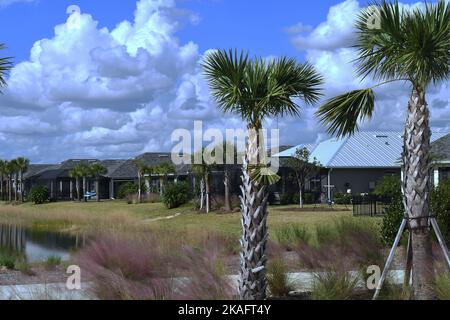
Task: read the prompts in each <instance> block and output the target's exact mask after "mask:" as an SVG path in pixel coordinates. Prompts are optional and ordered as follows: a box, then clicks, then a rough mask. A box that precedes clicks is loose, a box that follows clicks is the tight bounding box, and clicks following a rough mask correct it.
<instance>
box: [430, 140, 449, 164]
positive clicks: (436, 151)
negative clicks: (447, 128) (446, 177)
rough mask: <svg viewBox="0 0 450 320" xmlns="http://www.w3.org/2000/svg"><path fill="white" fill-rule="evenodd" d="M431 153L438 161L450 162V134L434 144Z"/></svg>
mask: <svg viewBox="0 0 450 320" xmlns="http://www.w3.org/2000/svg"><path fill="white" fill-rule="evenodd" d="M431 152H432V154H433V156H434V157H436V161H438V162H450V134H448V135H446V136H444V137H442V138H440V139H438V140H436V141H435V142H433V143H432V144H431Z"/></svg>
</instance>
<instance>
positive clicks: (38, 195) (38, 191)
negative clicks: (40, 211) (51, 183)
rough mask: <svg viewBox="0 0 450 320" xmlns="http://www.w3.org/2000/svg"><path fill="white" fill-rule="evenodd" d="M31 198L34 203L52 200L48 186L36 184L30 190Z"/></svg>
mask: <svg viewBox="0 0 450 320" xmlns="http://www.w3.org/2000/svg"><path fill="white" fill-rule="evenodd" d="M30 200H31V201H33V202H34V204H43V203H45V202H47V201H49V200H50V192H49V190H48V188H47V187H46V186H42V185H39V186H35V187H33V188H32V189H31V191H30Z"/></svg>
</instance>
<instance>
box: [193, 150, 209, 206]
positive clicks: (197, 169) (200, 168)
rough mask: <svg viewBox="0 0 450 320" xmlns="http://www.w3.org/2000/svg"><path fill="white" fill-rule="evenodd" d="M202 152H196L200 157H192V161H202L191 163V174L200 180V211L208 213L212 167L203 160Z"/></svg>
mask: <svg viewBox="0 0 450 320" xmlns="http://www.w3.org/2000/svg"><path fill="white" fill-rule="evenodd" d="M204 151H205V149H202V150H200V151H198V153H200V155H194V156H193V158H194V159H197V158H200V159H202V162H201V163H195V161H193V162H192V163H193V164H192V172H193V173H194V174H195V175H196V176H197V177H199V178H200V210H203V208H204V209H205V212H206V213H209V211H210V209H211V201H210V185H209V178H210V175H211V169H212V167H213V165H211V164H208V163H207V162H206V161H205V159H204V158H203V154H204Z"/></svg>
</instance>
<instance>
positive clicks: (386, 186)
mask: <svg viewBox="0 0 450 320" xmlns="http://www.w3.org/2000/svg"><path fill="white" fill-rule="evenodd" d="M401 183H402V182H401V180H400V177H399V176H384V177H383V178H382V179H381V180H380V181H379V182H378V183H377V185H376V186H375V190H374V192H373V193H374V194H375V195H377V196H381V197H387V198H394V197H401V195H402V191H401V190H402V189H401V188H402V184H401Z"/></svg>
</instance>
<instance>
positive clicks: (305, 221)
mask: <svg viewBox="0 0 450 320" xmlns="http://www.w3.org/2000/svg"><path fill="white" fill-rule="evenodd" d="M306 208H307V210H313V207H312V206H306ZM296 209H297V206H296V205H291V206H271V207H269V220H268V221H269V228H270V229H272V230H274V229H277V228H280V227H282V226H285V225H290V224H301V225H303V226H305V227H306V228H312V227H314V226H316V225H318V224H324V223H331V222H333V219H334V218H339V217H348V216H351V215H352V213H351V211H350V210H349V209H348V208H345V207H343V206H336V207H334V211H331V212H330V211H326V210H327V209H328V207H327V206H322V207H321V206H318V207H317V208H315V209H314V211H306V212H299V211H295V210H296ZM176 214H180V215H179V216H177V217H175V218H172V219H168V220H165V219H162V220H157V221H153V219H157V218H162V217H169V216H173V215H176ZM355 219H359V218H355ZM14 222H20V223H22V224H26V225H28V226H31V227H34V228H36V229H40V230H53V231H73V232H78V231H86V230H88V231H89V230H91V231H97V230H98V229H116V228H125V229H131V228H144V229H147V228H149V229H152V228H162V229H164V230H171V231H189V232H190V233H195V232H214V233H221V234H224V235H227V236H233V237H234V236H238V235H239V233H240V230H241V223H240V213H233V214H217V213H214V212H213V213H210V214H204V213H200V212H198V211H195V210H194V209H193V207H192V206H191V205H185V206H183V207H181V208H177V209H172V210H168V209H167V208H165V207H164V205H163V204H162V203H143V204H127V203H126V202H125V201H102V202H87V203H85V202H55V203H48V204H43V205H33V204H31V203H25V204H22V205H18V206H11V205H8V204H4V203H3V204H0V223H14Z"/></svg>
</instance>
